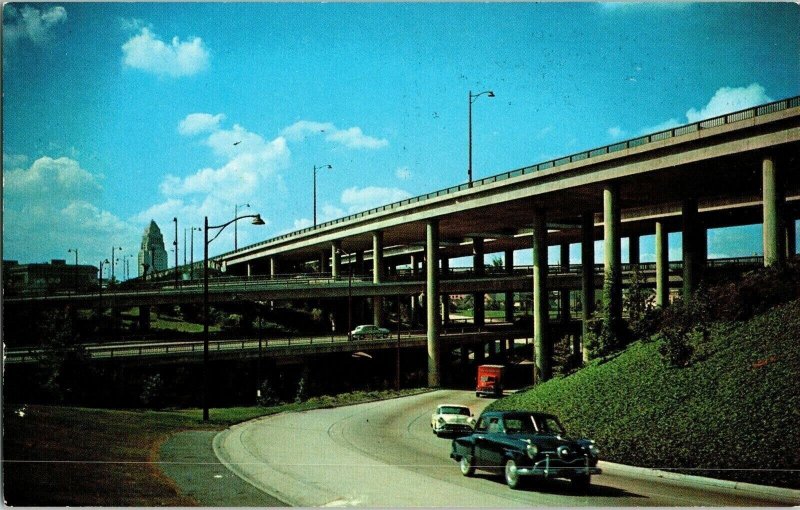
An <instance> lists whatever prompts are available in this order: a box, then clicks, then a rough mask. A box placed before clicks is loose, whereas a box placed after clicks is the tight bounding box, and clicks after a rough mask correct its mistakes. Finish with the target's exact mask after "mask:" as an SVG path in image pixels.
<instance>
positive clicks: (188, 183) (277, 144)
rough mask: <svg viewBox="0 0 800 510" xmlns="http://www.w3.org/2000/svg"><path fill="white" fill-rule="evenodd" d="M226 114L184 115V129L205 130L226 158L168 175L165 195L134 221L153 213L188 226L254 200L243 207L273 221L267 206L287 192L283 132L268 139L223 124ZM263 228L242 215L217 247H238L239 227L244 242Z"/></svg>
mask: <svg viewBox="0 0 800 510" xmlns="http://www.w3.org/2000/svg"><path fill="white" fill-rule="evenodd" d="M224 118H225V116H224V115H223V114H217V115H211V114H207V113H196V114H192V115H189V116H187V117H186V118H184V119H183V121H181V123H180V125H179V127H178V129H179V131H182V132H186V133H187V134H188V133H193V134H199V133H204V135H205V138H203V141H202V143H203V144H204V145H206V146H208V147H209V148H210V149H211V150H212V151H213V153H214V154H215V155H216V156H219V157H220V158H222V159H223V161H222V163H221V164H220V165H218V166H208V167H205V168H201V169H199V170H197V171H196V172H194V173H192V174H189V175H186V176H176V175H171V174H170V175H167V176H166V177H164V179H163V180H162V182H161V183H160V185H159V190H160V192H161V194H162V201H161V202H159V203H156V204H154V205H152V206H151V207H149V208H148V209H146V210H144V211H142V212H140V213H138V214H137V215H135V216H134V218H133V219H132V221H135V222H136V223H137V224H141V225H145V224H147V223H148V222H149V221H150V220H151V219H153V220H155V221H156V223H157V224H158V225H160V226H161V225H162V224H163V223H170V222H171V221H172V218H173V217H177V218H179V221H180V223H181V224H180V225H179V228H188V227H189V226H200V225H202V224H203V220H204V217H206V216H207V217H208V219H209V221H210V222H211V224H212V225H213V224H215V223H217V222H219V221H223V220H227V219H231V218H233V215H234V212H235V206H236V205H238V204H243V203H250V204H251V208H249V209H241V208H240V209H239V213H240V214H251V213H259V214H261V215H262V219H263V220H264V221H265V223H267V224H269V223H270V220H269V213H268V211H267V210H265V209H264V207H265V206H266V205H269V204H270V201H273V200H276V199H277V198H276V197H278V196H282V194H284V193H285V184H284V183H283V181H282V178H281V176H280V175H279V173H278V172H279V171H280V170H282V169H285V168H286V167H287V166H288V163H289V159H290V156H291V153H290V151H289V148H288V147H287V145H286V140H285V138H283V137H282V136H279V137H277V138H275V139H274V140H271V141H268V140H265V139H264V138H263V137H261V136H260V135H258V134H257V133H253V132H250V131H248V130H247V129H245V128H243V127H242V126H239V125H234V126H233V128H231V129H223V128H221V127H220V123H221V122H222V120H223V119H224ZM234 144H235V145H234ZM265 190H268V191H265ZM265 196H269V201H268V200H267V199H265ZM263 229H264V227H252V226H251V225H249V223H248V222H247V221H240V222H238V225H237V229H234V228H233V226H231V227H229V228H227V229H225V230H224V231H223V233H222V234H221V235H220V237H219V239H218V240H217V241H215V242H214V245H213V246H214V250H212V251H216V252H222V251H227V250H229V249H231V248H233V239H234V230H236V231H237V232H238V243H239V246H244V245H245V244H249V243H253V242H255V241H256V240H257V239H260V238H263V235H264V234H263V231H264V230H263ZM179 234H181V233H180V232H179ZM181 236H182V234H181ZM179 237H180V236H179ZM181 261H182V258H181Z"/></svg>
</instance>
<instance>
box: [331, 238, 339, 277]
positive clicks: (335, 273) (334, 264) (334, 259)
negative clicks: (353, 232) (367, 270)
mask: <svg viewBox="0 0 800 510" xmlns="http://www.w3.org/2000/svg"><path fill="white" fill-rule="evenodd" d="M341 274H342V242H341V241H333V242H331V276H332V277H334V278H339V276H341Z"/></svg>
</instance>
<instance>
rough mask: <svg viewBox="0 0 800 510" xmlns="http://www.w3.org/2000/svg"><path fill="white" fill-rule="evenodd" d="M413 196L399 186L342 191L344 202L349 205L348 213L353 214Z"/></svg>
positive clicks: (353, 188) (368, 187)
mask: <svg viewBox="0 0 800 510" xmlns="http://www.w3.org/2000/svg"><path fill="white" fill-rule="evenodd" d="M410 196H411V194H410V193H408V192H407V191H405V190H402V189H399V188H380V187H376V186H367V187H366V188H358V187H355V186H354V187H352V188H347V189H346V190H344V191H343V192H342V198H341V201H342V204H343V205H344V206H345V207H347V209H348V213H349V214H353V213H356V212H360V211H365V210H367V209H372V208H373V207H378V206H381V205H386V204H390V203H392V202H398V201H400V200H403V199H406V198H409V197H410Z"/></svg>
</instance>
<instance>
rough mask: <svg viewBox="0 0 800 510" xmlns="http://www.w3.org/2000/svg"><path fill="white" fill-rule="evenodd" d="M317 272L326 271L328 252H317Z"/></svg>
mask: <svg viewBox="0 0 800 510" xmlns="http://www.w3.org/2000/svg"><path fill="white" fill-rule="evenodd" d="M319 272H320V273H327V272H328V254H327V253H325V252H324V251H321V252H319Z"/></svg>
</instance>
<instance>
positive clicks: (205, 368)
mask: <svg viewBox="0 0 800 510" xmlns="http://www.w3.org/2000/svg"><path fill="white" fill-rule="evenodd" d="M245 218H253V221H252V224H253V225H264V220H262V219H261V215H260V214H246V215H244V216H237V217H235V218H233V219H232V220H230V221H228V222H227V223H223V224H222V225H211V226H209V224H208V216H206V217H205V223H204V227H205V228H204V229H203V236H204V243H203V421H208V245H209V244H210V243H211V241H213V240H214V239H216V238H217V237H219V235H220V234H221V233H222V231H223V230H225V227H227V226H228V225H230V224H231V223H236V222H237V221H239V220H243V219H245ZM209 230H218V231H219V232H217V233H216V235H214V237H212V238H211V239H209V238H208V231H209Z"/></svg>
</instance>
